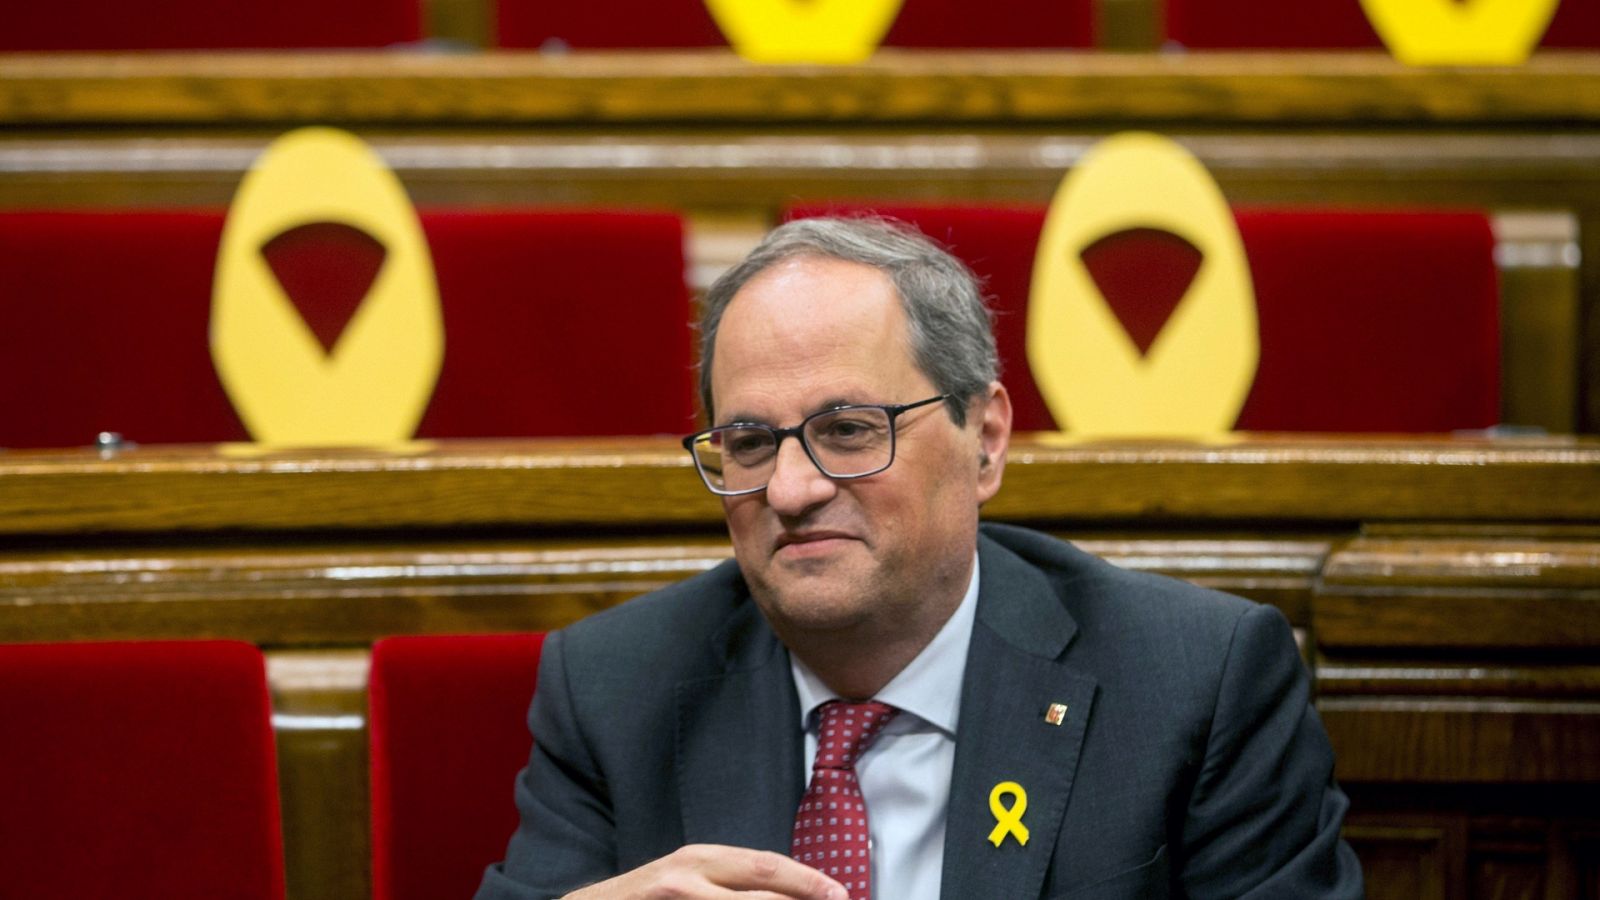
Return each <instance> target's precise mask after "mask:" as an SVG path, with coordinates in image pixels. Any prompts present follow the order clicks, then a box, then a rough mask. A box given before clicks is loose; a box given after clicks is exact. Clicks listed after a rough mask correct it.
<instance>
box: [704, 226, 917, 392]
mask: <svg viewBox="0 0 1600 900" xmlns="http://www.w3.org/2000/svg"><path fill="white" fill-rule="evenodd" d="M714 353H715V358H714V365H713V366H712V371H711V375H712V391H713V395H714V402H715V407H716V411H717V419H718V420H719V422H728V421H736V420H738V418H737V416H738V415H739V414H744V415H746V416H753V417H756V418H755V419H754V420H755V421H766V420H768V419H769V418H770V417H771V416H772V415H774V412H773V411H774V410H781V413H782V414H783V415H785V416H793V415H795V414H796V413H798V412H800V411H805V412H814V411H817V410H819V409H822V408H826V404H828V403H829V401H837V402H834V403H833V404H832V405H840V403H883V402H894V401H895V400H897V399H899V398H898V397H890V398H888V399H887V400H886V397H885V394H886V393H893V392H894V391H896V390H897V389H899V388H900V387H901V386H902V384H903V382H905V381H906V378H907V376H908V374H909V373H908V372H907V371H906V370H907V369H911V368H914V365H913V362H912V360H911V355H910V350H909V340H908V337H907V325H906V321H905V314H904V311H903V310H902V309H901V305H900V300H899V295H898V294H897V293H896V292H895V291H894V288H893V285H892V284H890V282H889V280H888V278H887V277H886V276H885V275H884V274H883V273H882V272H880V271H879V270H877V269H874V268H872V267H870V266H864V265H861V264H859V263H850V262H845V261H843V260H835V259H830V258H822V257H804V258H797V259H791V260H786V261H785V262H784V263H783V264H781V267H774V268H773V269H769V270H767V271H766V272H763V273H762V276H761V277H758V278H754V279H751V281H750V282H748V283H747V284H746V285H745V286H744V287H743V288H741V289H740V291H739V292H738V293H737V294H736V295H735V296H734V298H733V300H732V301H731V302H730V303H729V305H728V308H727V310H726V311H725V312H724V315H723V319H722V324H721V326H720V327H719V328H718V332H717V340H716V346H715V349H714Z"/></svg>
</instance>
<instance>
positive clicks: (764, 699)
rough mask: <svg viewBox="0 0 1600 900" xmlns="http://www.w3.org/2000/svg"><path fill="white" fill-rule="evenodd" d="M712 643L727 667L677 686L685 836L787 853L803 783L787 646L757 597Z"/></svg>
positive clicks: (696, 840) (689, 840)
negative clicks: (759, 608)
mask: <svg viewBox="0 0 1600 900" xmlns="http://www.w3.org/2000/svg"><path fill="white" fill-rule="evenodd" d="M716 643H717V647H716V650H717V652H718V653H719V654H720V655H723V656H724V658H725V659H726V660H727V667H726V670H725V671H724V672H723V673H722V674H720V675H717V676H713V677H710V678H703V679H696V680H692V681H684V682H682V683H680V684H679V685H678V687H677V699H678V735H677V767H678V786H679V791H680V793H681V796H682V807H683V836H684V841H685V842H686V843H713V844H729V845H733V846H740V847H752V848H755V849H758V850H773V851H776V852H778V853H783V854H785V855H787V854H788V852H789V837H790V833H791V831H792V830H793V827H794V812H795V808H796V807H797V806H799V804H800V795H801V794H802V793H803V792H804V790H805V784H804V778H803V773H802V772H801V757H802V755H803V752H804V751H803V740H804V737H803V735H802V732H801V730H800V708H799V700H798V699H797V697H796V695H795V689H794V682H793V678H792V676H791V675H790V672H789V657H788V654H786V653H784V652H783V650H782V646H781V645H780V644H779V643H778V640H777V638H776V637H775V636H774V635H773V634H772V631H771V630H770V629H769V628H768V627H767V625H766V622H765V621H764V620H763V619H762V618H761V616H760V614H759V613H758V612H757V611H756V609H755V604H753V603H745V604H743V605H742V607H741V608H740V609H739V611H738V612H736V613H735V614H734V616H733V617H732V618H731V619H730V621H729V624H728V626H727V627H726V628H724V629H723V630H722V631H721V632H719V634H718V635H717V637H716Z"/></svg>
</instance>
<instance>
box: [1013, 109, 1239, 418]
mask: <svg viewBox="0 0 1600 900" xmlns="http://www.w3.org/2000/svg"><path fill="white" fill-rule="evenodd" d="M1133 228H1155V229H1160V230H1163V231H1167V232H1170V233H1172V234H1175V235H1177V236H1178V237H1180V238H1183V239H1184V240H1186V241H1188V242H1189V243H1190V244H1191V245H1193V246H1194V247H1196V248H1197V249H1199V250H1200V251H1201V253H1202V254H1203V256H1202V260H1201V263H1200V268H1199V270H1198V271H1197V272H1196V273H1195V276H1194V280H1193V282H1192V283H1191V284H1190V285H1189V289H1188V291H1187V293H1185V294H1184V296H1183V299H1182V300H1180V301H1179V302H1178V305H1177V306H1176V308H1174V309H1173V310H1172V314H1171V315H1170V316H1169V317H1168V319H1167V321H1166V323H1165V324H1164V325H1163V326H1162V328H1161V331H1160V332H1159V333H1158V334H1157V335H1156V337H1155V340H1154V342H1153V343H1152V344H1151V345H1150V348H1149V352H1148V353H1146V354H1144V355H1143V356H1141V355H1140V354H1139V349H1138V347H1137V346H1136V345H1135V344H1134V342H1133V339H1132V338H1130V337H1129V336H1128V333H1127V331H1126V330H1125V329H1124V328H1123V327H1122V323H1121V322H1120V321H1119V320H1118V318H1117V315H1116V313H1115V311H1113V310H1112V308H1111V306H1110V305H1109V304H1108V303H1107V302H1106V299H1105V297H1103V296H1102V295H1101V294H1100V290H1099V288H1098V287H1096V286H1095V283H1094V279H1093V278H1092V277H1091V276H1090V274H1089V271H1088V269H1087V267H1085V265H1084V263H1083V259H1082V253H1083V250H1084V248H1086V247H1088V246H1090V245H1091V244H1093V243H1094V242H1095V241H1097V240H1099V239H1100V238H1102V237H1105V236H1107V235H1111V234H1116V233H1118V232H1121V231H1125V230H1129V229H1133ZM1027 334H1028V339H1027V346H1028V364H1029V367H1030V368H1031V369H1032V371H1033V377H1034V381H1035V383H1037V384H1038V386H1039V392H1040V393H1041V394H1042V395H1043V396H1044V400H1045V404H1046V405H1047V406H1048V407H1049V408H1050V412H1051V415H1053V416H1054V417H1055V420H1056V423H1057V425H1058V426H1059V427H1061V428H1062V429H1063V430H1068V429H1070V430H1072V431H1074V432H1078V433H1080V434H1089V435H1121V436H1127V435H1144V436H1159V435H1173V436H1175V435H1189V436H1195V435H1203V434H1214V433H1218V432H1224V431H1227V430H1229V429H1230V428H1232V427H1233V423H1234V421H1235V420H1237V419H1238V417H1239V409H1240V408H1241V407H1242V406H1243V405H1244V401H1245V398H1246V397H1247V396H1248V395H1249V393H1250V385H1251V383H1252V382H1253V381H1254V380H1255V372H1256V365H1257V363H1258V361H1259V360H1260V355H1261V351H1260V346H1259V337H1258V334H1257V326H1256V305H1255V291H1254V289H1253V287H1252V284H1251V280H1250V267H1249V264H1248V262H1247V261H1246V259H1245V253H1244V243H1243V241H1242V240H1241V239H1240V237H1239V229H1238V226H1237V225H1236V224H1235V223H1234V220H1233V213H1232V211H1231V210H1230V209H1229V208H1228V203H1227V201H1226V200H1225V199H1223V196H1222V191H1221V190H1220V189H1219V188H1218V187H1217V185H1216V182H1215V181H1213V180H1212V179H1211V176H1210V174H1209V173H1207V172H1206V170H1205V167H1204V166H1202V165H1201V164H1200V162H1199V160H1197V159H1195V158H1194V157H1193V156H1192V155H1190V154H1189V152H1188V151H1187V150H1184V149H1183V148H1182V147H1181V146H1179V145H1178V144H1177V143H1175V142H1173V141H1171V140H1169V139H1167V138H1164V137H1161V136H1160V135H1155V134H1148V133H1143V132H1129V133H1124V134H1119V135H1115V136H1113V137H1110V138H1107V139H1106V140H1104V141H1101V142H1100V143H1099V144H1097V145H1095V147H1093V148H1092V149H1091V150H1090V151H1089V153H1088V154H1087V155H1086V156H1085V157H1084V159H1083V160H1082V162H1080V163H1079V164H1078V166H1077V167H1076V168H1074V169H1073V170H1072V171H1071V172H1069V173H1068V174H1067V177H1066V178H1065V179H1063V181H1062V184H1061V187H1060V188H1059V189H1058V190H1057V192H1056V196H1055V199H1054V200H1053V201H1052V202H1051V204H1050V212H1049V214H1048V215H1047V216H1046V217H1045V224H1044V231H1043V233H1042V234H1041V235H1040V237H1039V246H1038V249H1037V251H1036V253H1035V256H1034V264H1033V285H1032V288H1031V291H1030V293H1029V299H1028V328H1027Z"/></svg>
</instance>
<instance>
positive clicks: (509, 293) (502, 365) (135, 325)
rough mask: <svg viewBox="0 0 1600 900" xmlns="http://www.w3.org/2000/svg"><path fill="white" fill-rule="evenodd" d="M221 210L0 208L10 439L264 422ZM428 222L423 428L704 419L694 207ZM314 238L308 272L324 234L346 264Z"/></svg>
mask: <svg viewBox="0 0 1600 900" xmlns="http://www.w3.org/2000/svg"><path fill="white" fill-rule="evenodd" d="M223 215H224V214H223V213H222V212H219V211H212V212H0V383H4V384H5V385H6V391H5V394H4V397H5V399H4V400H3V401H0V406H3V407H4V409H3V414H0V446H9V447H58V446H81V445H85V444H88V443H90V442H92V441H93V440H94V436H95V434H96V433H98V432H100V431H117V432H121V433H122V434H123V435H124V437H126V438H127V439H129V440H132V441H137V442H142V443H189V442H200V443H208V442H214V441H240V440H247V439H248V435H247V433H246V432H245V429H244V426H243V425H242V424H241V423H240V421H239V417H238V416H237V414H236V413H235V412H234V410H233V407H232V405H231V403H230V402H229V400H228V397H227V395H226V393H225V392H224V391H223V388H222V384H221V382H220V381H219V380H218V377H217V374H216V369H215V367H214V366H213V363H212V360H211V351H210V347H209V343H208V340H209V338H208V327H209V319H210V308H211V291H212V277H213V271H214V266H215V259H216V255H217V248H218V244H219V240H220V236H221V233H222V224H223ZM422 223H423V229H424V231H425V232H426V234H427V237H428V241H429V244H430V245H431V249H432V254H433V259H434V268H435V271H436V274H437V278H438V282H439V292H440V302H441V304H442V306H443V314H444V327H445V359H444V368H443V370H442V372H441V373H440V376H439V382H438V385H437V387H436V389H435V392H434V394H433V397H432V400H431V402H430V405H429V407H428V409H427V412H426V414H425V416H424V417H423V419H422V421H421V423H420V425H419V426H418V429H417V436H418V437H421V438H445V437H531V436H539V435H603V434H653V433H666V432H671V433H679V432H682V431H686V430H688V429H689V428H690V427H691V426H692V424H693V418H694V395H693V392H694V388H693V375H692V372H691V368H692V351H691V343H692V339H691V335H690V328H691V325H690V320H691V318H692V315H691V305H690V299H689V291H688V288H687V286H686V284H685V281H684V269H685V263H684V257H683V239H684V238H683V225H682V221H681V219H680V218H679V217H678V216H676V215H672V214H665V213H630V212H565V211H526V210H521V211H518V210H510V211H495V212H481V211H473V212H467V211H448V210H435V211H424V212H423V214H422ZM310 240H311V242H312V244H315V237H313V238H312V239H310ZM302 249H303V259H304V261H305V266H304V267H303V268H304V270H305V271H313V272H314V271H317V267H318V265H319V261H318V253H319V252H322V253H323V255H324V256H327V254H330V253H331V254H334V255H333V256H331V257H329V258H331V259H332V260H333V262H334V263H337V262H338V257H337V252H338V249H339V248H337V247H333V248H331V249H330V248H323V249H322V251H319V250H318V248H317V247H316V246H310V247H308V248H302ZM291 262H293V260H291ZM322 262H324V263H325V262H327V260H326V259H325V260H322ZM290 268H292V267H290ZM306 302H307V304H309V305H308V306H302V311H303V312H304V313H305V314H306V318H307V321H308V322H309V323H310V324H312V325H313V326H318V325H319V324H321V325H326V321H324V320H326V319H327V316H326V315H325V314H324V313H325V312H326V311H325V310H319V309H318V308H317V306H316V304H317V302H318V301H317V300H316V298H315V297H312V298H310V299H308V300H307V301H306ZM334 327H335V331H337V328H338V327H339V326H337V325H336V326H334Z"/></svg>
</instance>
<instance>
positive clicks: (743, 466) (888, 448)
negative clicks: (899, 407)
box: [694, 406, 894, 491]
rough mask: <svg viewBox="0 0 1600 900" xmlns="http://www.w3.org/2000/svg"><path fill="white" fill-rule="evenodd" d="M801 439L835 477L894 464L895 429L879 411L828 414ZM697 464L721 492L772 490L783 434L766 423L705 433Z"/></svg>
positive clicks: (811, 421)
mask: <svg viewBox="0 0 1600 900" xmlns="http://www.w3.org/2000/svg"><path fill="white" fill-rule="evenodd" d="M800 434H801V439H802V440H803V441H804V442H805V446H806V449H807V450H808V451H810V454H811V458H812V460H813V461H815V462H816V464H817V467H818V468H820V469H821V470H822V471H823V472H824V473H825V474H827V475H830V476H832V477H834V478H850V477H855V476H861V475H869V474H871V473H873V472H876V471H878V470H880V469H883V468H885V467H887V466H888V465H889V462H890V460H891V459H892V458H893V455H894V431H893V425H892V424H891V422H890V417H889V414H888V412H886V411H885V410H883V409H880V408H878V407H873V406H864V407H847V408H844V409H834V410H827V411H825V412H822V413H818V414H817V415H814V416H812V417H810V418H808V419H806V420H805V422H804V423H803V424H802V426H801V432H800ZM694 456H695V461H696V462H697V463H698V464H699V467H700V471H701V472H702V473H703V474H704V475H705V478H706V482H707V483H708V484H710V485H711V487H712V488H713V489H716V490H726V491H754V490H758V489H760V488H763V487H766V485H767V482H768V481H769V480H770V479H771V478H772V472H773V469H774V468H775V467H776V465H777V460H778V435H777V433H776V432H775V431H773V430H772V429H771V428H769V427H767V426H765V425H730V426H727V427H725V428H717V429H713V430H711V431H709V432H706V433H704V434H703V435H701V437H700V439H699V440H697V441H695V443H694Z"/></svg>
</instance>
